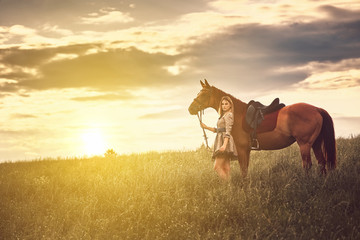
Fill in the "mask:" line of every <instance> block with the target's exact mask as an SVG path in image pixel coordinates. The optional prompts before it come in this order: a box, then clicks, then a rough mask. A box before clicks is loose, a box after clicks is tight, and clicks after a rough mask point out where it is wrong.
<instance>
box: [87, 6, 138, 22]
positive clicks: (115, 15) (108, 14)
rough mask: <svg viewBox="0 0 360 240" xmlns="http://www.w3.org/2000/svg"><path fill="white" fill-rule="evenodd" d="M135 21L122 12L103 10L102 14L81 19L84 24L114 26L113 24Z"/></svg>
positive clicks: (89, 15) (93, 14)
mask: <svg viewBox="0 0 360 240" xmlns="http://www.w3.org/2000/svg"><path fill="white" fill-rule="evenodd" d="M132 21H134V19H133V18H132V17H130V16H129V14H128V13H123V12H120V11H114V10H108V9H101V10H100V13H91V14H88V16H87V17H82V18H81V23H83V24H95V25H100V24H113V23H129V22H132Z"/></svg>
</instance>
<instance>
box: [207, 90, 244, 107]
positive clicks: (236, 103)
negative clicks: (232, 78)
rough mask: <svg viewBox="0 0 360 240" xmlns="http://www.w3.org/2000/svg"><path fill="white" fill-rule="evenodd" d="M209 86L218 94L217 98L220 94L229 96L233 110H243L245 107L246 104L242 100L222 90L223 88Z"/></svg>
mask: <svg viewBox="0 0 360 240" xmlns="http://www.w3.org/2000/svg"><path fill="white" fill-rule="evenodd" d="M211 88H212V89H213V91H214V90H215V91H214V93H215V94H217V95H218V97H219V99H221V97H222V96H225V95H226V96H229V97H230V98H231V100H232V102H233V104H234V111H235V112H239V113H241V112H244V111H245V109H246V106H247V104H246V103H244V102H243V101H241V100H239V99H237V98H236V97H234V96H233V95H231V94H229V93H226V92H224V91H223V90H220V89H218V88H217V87H214V86H211Z"/></svg>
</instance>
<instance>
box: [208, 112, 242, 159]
mask: <svg viewBox="0 0 360 240" xmlns="http://www.w3.org/2000/svg"><path fill="white" fill-rule="evenodd" d="M233 124H234V115H233V113H232V112H227V113H225V114H224V115H223V116H222V117H221V118H219V120H218V122H217V134H216V138H215V141H214V153H213V158H215V157H216V156H218V155H219V156H221V155H225V156H226V157H230V159H237V155H238V154H237V150H236V147H235V143H234V139H233V137H232V136H231V130H232V126H233ZM224 138H229V141H228V144H227V146H226V149H225V151H224V152H219V148H220V147H221V146H222V145H223V143H224Z"/></svg>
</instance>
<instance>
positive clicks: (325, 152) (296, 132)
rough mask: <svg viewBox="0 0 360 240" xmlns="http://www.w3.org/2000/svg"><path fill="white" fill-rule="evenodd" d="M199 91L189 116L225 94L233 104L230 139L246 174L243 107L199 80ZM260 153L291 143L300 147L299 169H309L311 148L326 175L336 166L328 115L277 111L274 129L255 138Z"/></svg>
mask: <svg viewBox="0 0 360 240" xmlns="http://www.w3.org/2000/svg"><path fill="white" fill-rule="evenodd" d="M200 83H201V86H202V89H201V91H200V92H199V93H198V95H197V97H196V98H195V99H194V101H193V102H192V103H191V105H190V107H189V112H190V114H192V115H195V114H197V113H198V111H200V110H203V109H206V108H209V107H211V108H214V109H215V110H217V109H218V107H219V103H220V99H221V98H222V97H223V96H225V95H228V96H230V97H231V99H232V101H233V103H234V125H233V128H232V136H233V138H234V142H235V145H236V148H237V152H238V161H239V164H240V169H241V172H242V175H243V176H244V177H245V176H246V175H247V171H248V166H249V157H250V149H251V148H250V132H249V131H248V130H246V128H245V126H244V124H243V123H244V118H245V114H246V111H247V104H246V103H244V102H242V101H240V100H239V99H236V98H235V97H233V96H231V95H229V94H227V93H225V92H223V91H221V90H220V89H218V88H216V87H214V86H210V85H209V83H208V82H207V81H206V80H205V83H203V82H202V81H200ZM257 138H258V142H259V148H260V150H275V149H281V148H285V147H288V146H290V145H291V144H293V143H294V142H295V141H296V142H297V143H298V145H299V147H300V153H301V158H302V165H303V168H304V169H305V170H306V171H307V170H309V169H310V168H311V165H312V163H311V155H310V150H311V148H312V149H313V151H314V154H315V157H316V159H317V160H318V164H319V168H320V172H321V173H323V174H326V166H327V169H328V170H332V169H335V167H336V142H335V134H334V125H333V121H332V118H331V117H330V115H329V114H328V113H327V112H326V111H325V110H324V109H321V108H318V107H315V106H312V105H309V104H306V103H296V104H292V105H289V106H285V107H283V108H281V109H280V111H279V114H278V118H277V122H276V127H275V129H274V130H272V131H269V132H265V133H259V134H258V135H257Z"/></svg>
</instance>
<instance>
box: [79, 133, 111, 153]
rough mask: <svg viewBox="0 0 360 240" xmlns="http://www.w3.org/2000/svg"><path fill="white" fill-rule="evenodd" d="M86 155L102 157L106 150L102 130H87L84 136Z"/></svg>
mask: <svg viewBox="0 0 360 240" xmlns="http://www.w3.org/2000/svg"><path fill="white" fill-rule="evenodd" d="M82 139H83V146H84V151H85V152H84V153H85V154H87V155H100V154H103V153H104V152H105V150H106V141H105V140H104V136H103V133H102V131H101V130H100V129H87V130H86V131H85V132H84V133H83V134H82Z"/></svg>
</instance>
